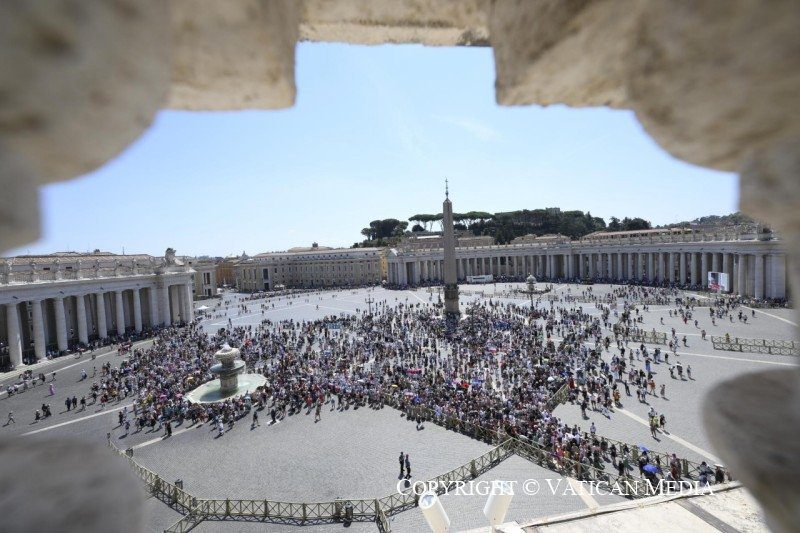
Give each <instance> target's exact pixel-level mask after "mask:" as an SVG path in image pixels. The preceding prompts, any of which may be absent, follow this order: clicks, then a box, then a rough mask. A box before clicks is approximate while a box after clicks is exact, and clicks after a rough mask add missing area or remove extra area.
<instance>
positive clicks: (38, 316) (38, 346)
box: [31, 300, 47, 361]
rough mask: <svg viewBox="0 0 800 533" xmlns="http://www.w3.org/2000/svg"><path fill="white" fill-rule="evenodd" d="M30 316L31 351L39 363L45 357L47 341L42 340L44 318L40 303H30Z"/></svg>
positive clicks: (38, 301) (37, 301) (34, 301)
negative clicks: (31, 319) (31, 331)
mask: <svg viewBox="0 0 800 533" xmlns="http://www.w3.org/2000/svg"><path fill="white" fill-rule="evenodd" d="M31 315H32V318H33V351H34V353H35V354H36V360H37V361H41V360H42V359H44V358H45V357H47V341H45V339H44V317H43V316H42V301H41V300H33V301H31Z"/></svg>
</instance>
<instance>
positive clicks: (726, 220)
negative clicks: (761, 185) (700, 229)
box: [668, 211, 756, 226]
mask: <svg viewBox="0 0 800 533" xmlns="http://www.w3.org/2000/svg"><path fill="white" fill-rule="evenodd" d="M755 223H756V221H755V220H753V219H752V218H750V217H748V216H747V215H744V214H742V213H740V212H738V211H737V212H736V213H731V214H730V215H722V216H720V215H708V216H705V217H700V218H696V219H694V220H691V221H683V222H676V223H675V224H669V225H668V226H738V225H740V224H755Z"/></svg>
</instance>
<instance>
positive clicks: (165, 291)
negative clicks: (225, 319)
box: [161, 281, 408, 326]
mask: <svg viewBox="0 0 800 533" xmlns="http://www.w3.org/2000/svg"><path fill="white" fill-rule="evenodd" d="M406 283H408V281H406ZM161 308H162V309H163V313H162V315H163V317H162V318H163V324H164V325H165V326H170V325H172V311H171V310H170V305H169V285H167V284H166V283H165V284H164V286H163V287H162V288H161Z"/></svg>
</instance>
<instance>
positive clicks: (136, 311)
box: [133, 287, 142, 333]
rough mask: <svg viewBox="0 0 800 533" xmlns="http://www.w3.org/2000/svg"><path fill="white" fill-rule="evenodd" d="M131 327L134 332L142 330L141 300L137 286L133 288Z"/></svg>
mask: <svg viewBox="0 0 800 533" xmlns="http://www.w3.org/2000/svg"><path fill="white" fill-rule="evenodd" d="M133 329H135V330H136V333H139V332H141V331H142V300H141V296H140V295H139V288H138V287H137V288H135V289H133Z"/></svg>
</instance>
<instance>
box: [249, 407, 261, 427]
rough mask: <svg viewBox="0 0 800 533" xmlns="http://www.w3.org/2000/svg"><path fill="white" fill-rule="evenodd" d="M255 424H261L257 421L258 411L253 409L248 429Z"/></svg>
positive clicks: (255, 425)
mask: <svg viewBox="0 0 800 533" xmlns="http://www.w3.org/2000/svg"><path fill="white" fill-rule="evenodd" d="M257 426H261V424H259V423H258V411H257V410H255V409H253V422H252V423H251V424H250V429H253V428H255V427H257Z"/></svg>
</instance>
